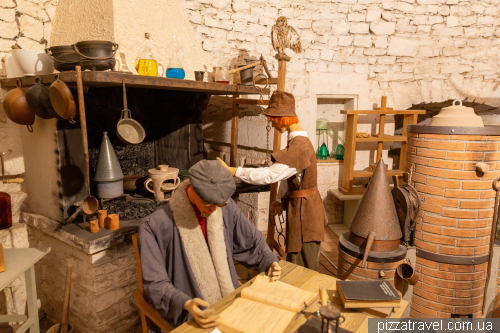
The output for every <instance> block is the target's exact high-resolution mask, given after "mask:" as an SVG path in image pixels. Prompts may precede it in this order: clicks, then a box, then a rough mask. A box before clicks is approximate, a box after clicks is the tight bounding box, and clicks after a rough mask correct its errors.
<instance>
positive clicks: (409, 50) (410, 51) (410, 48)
mask: <svg viewBox="0 0 500 333" xmlns="http://www.w3.org/2000/svg"><path fill="white" fill-rule="evenodd" d="M419 46H420V43H419V41H418V40H417V39H412V38H405V37H391V38H390V40H389V50H388V51H387V54H388V55H394V56H409V57H414V56H415V55H416V54H417V51H418V47H419Z"/></svg>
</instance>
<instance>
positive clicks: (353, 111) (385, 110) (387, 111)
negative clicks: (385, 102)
mask: <svg viewBox="0 0 500 333" xmlns="http://www.w3.org/2000/svg"><path fill="white" fill-rule="evenodd" d="M340 113H341V114H358V115H359V114H386V115H387V114H425V110H389V109H383V110H340Z"/></svg>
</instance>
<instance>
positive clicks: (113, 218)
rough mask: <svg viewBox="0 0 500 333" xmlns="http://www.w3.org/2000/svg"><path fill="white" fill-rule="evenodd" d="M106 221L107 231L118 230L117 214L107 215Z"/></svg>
mask: <svg viewBox="0 0 500 333" xmlns="http://www.w3.org/2000/svg"><path fill="white" fill-rule="evenodd" d="M107 220H108V230H117V229H118V228H120V216H119V215H118V214H109V215H108V217H107Z"/></svg>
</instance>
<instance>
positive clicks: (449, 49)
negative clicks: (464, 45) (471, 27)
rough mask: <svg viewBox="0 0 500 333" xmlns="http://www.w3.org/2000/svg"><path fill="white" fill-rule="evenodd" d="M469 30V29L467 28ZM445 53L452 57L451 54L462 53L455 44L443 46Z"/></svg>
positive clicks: (446, 55)
mask: <svg viewBox="0 0 500 333" xmlns="http://www.w3.org/2000/svg"><path fill="white" fill-rule="evenodd" d="M466 32H467V30H466ZM443 55H444V56H445V57H451V56H458V55H460V52H459V50H458V48H457V47H455V46H447V47H444V48H443Z"/></svg>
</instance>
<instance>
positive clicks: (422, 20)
mask: <svg viewBox="0 0 500 333" xmlns="http://www.w3.org/2000/svg"><path fill="white" fill-rule="evenodd" d="M428 18H429V17H428V16H427V15H415V16H413V17H412V19H411V24H412V25H422V24H427V20H428Z"/></svg>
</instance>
